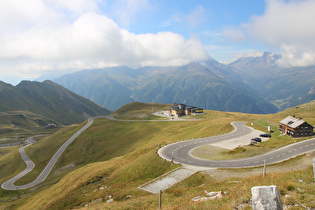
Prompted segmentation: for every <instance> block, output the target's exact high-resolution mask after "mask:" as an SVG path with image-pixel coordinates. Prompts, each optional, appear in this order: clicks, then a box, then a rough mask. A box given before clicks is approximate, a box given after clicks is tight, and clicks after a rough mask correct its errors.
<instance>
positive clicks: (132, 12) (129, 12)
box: [112, 0, 149, 28]
mask: <svg viewBox="0 0 315 210" xmlns="http://www.w3.org/2000/svg"><path fill="white" fill-rule="evenodd" d="M148 8H149V5H148V0H116V1H115V3H114V4H113V8H112V9H113V13H114V16H115V17H116V18H117V20H118V22H119V23H120V24H121V26H122V27H125V28H128V27H129V25H130V23H131V21H132V20H133V19H134V18H135V16H136V14H137V13H138V12H140V11H141V10H145V9H148Z"/></svg>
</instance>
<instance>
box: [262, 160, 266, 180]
mask: <svg viewBox="0 0 315 210" xmlns="http://www.w3.org/2000/svg"><path fill="white" fill-rule="evenodd" d="M263 176H266V160H264V171H263Z"/></svg>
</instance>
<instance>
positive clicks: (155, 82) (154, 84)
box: [54, 59, 278, 113]
mask: <svg viewBox="0 0 315 210" xmlns="http://www.w3.org/2000/svg"><path fill="white" fill-rule="evenodd" d="M54 81H55V82H56V83H58V84H60V85H62V86H64V87H65V88H67V89H69V90H71V91H73V92H75V93H77V94H79V95H81V96H83V97H86V98H88V99H90V100H92V101H94V102H95V103H97V104H100V105H101V106H103V107H106V108H108V109H110V110H116V109H118V108H119V107H121V106H123V105H124V104H126V103H129V102H133V101H139V102H145V103H165V104H170V103H174V102H178V103H186V104H190V105H193V106H198V107H202V108H204V109H212V110H220V111H235V112H245V113H274V112H277V110H278V109H277V107H276V106H274V105H272V104H270V103H268V102H267V101H265V100H263V99H262V98H260V97H259V96H257V95H256V94H255V92H254V91H252V90H251V88H249V86H248V85H247V84H245V83H244V82H243V81H242V78H241V77H240V76H239V75H238V74H236V73H235V72H234V71H233V69H232V68H231V67H229V66H226V65H223V64H221V63H219V62H217V61H215V60H213V59H210V60H208V61H207V62H202V63H201V62H195V63H189V64H187V65H183V66H171V67H169V66H168V67H149V66H147V67H141V68H138V69H133V68H129V67H125V66H119V67H109V68H104V69H93V70H83V71H80V72H76V73H72V74H68V75H64V76H62V77H60V78H58V79H56V80H54Z"/></svg>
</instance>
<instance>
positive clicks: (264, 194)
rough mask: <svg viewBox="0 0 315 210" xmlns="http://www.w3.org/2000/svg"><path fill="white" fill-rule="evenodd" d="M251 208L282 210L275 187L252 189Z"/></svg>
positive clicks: (277, 190)
mask: <svg viewBox="0 0 315 210" xmlns="http://www.w3.org/2000/svg"><path fill="white" fill-rule="evenodd" d="M251 191H252V208H253V209H254V210H260V209H266V210H269V209H270V210H275V209H277V210H278V209H281V210H282V209H283V208H282V203H281V198H280V193H279V189H278V187H277V186H274V185H272V186H259V187H252V189H251Z"/></svg>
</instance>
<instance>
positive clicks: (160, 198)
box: [159, 189, 162, 209]
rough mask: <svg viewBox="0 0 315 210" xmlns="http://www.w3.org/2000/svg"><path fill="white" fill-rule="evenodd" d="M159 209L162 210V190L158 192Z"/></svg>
mask: <svg viewBox="0 0 315 210" xmlns="http://www.w3.org/2000/svg"><path fill="white" fill-rule="evenodd" d="M159 209H162V190H161V189H160V191H159Z"/></svg>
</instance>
